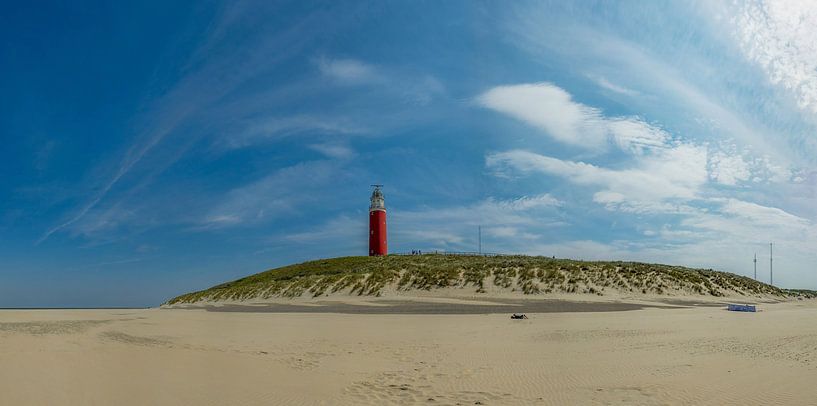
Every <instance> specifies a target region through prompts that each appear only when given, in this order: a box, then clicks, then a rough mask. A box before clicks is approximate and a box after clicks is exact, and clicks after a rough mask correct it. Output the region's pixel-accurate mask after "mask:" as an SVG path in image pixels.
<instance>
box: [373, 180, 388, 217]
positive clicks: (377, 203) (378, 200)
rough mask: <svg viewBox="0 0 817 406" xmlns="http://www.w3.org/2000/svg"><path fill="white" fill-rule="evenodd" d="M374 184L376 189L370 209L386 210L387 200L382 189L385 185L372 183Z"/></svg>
mask: <svg viewBox="0 0 817 406" xmlns="http://www.w3.org/2000/svg"><path fill="white" fill-rule="evenodd" d="M372 186H374V190H373V191H372V198H371V204H369V211H374V210H383V211H385V210H386V200H385V199H383V192H382V191H381V190H380V188H381V187H383V185H372Z"/></svg>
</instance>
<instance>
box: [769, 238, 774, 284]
mask: <svg viewBox="0 0 817 406" xmlns="http://www.w3.org/2000/svg"><path fill="white" fill-rule="evenodd" d="M772 244H773V243H769V285H772V286H774V271H773V268H772V254H773V252H772Z"/></svg>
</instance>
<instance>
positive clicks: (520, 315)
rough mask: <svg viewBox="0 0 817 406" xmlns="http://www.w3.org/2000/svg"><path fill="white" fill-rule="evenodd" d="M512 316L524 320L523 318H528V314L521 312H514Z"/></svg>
mask: <svg viewBox="0 0 817 406" xmlns="http://www.w3.org/2000/svg"><path fill="white" fill-rule="evenodd" d="M511 318H512V319H514V320H522V319H527V318H528V316H525V315H524V314H521V313H514V314H512V315H511Z"/></svg>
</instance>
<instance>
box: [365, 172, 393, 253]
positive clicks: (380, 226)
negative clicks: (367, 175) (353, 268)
mask: <svg viewBox="0 0 817 406" xmlns="http://www.w3.org/2000/svg"><path fill="white" fill-rule="evenodd" d="M372 186H374V191H373V192H372V199H371V204H369V256H370V257H374V256H380V255H386V254H388V253H389V246H388V243H387V242H386V201H385V200H384V199H383V192H382V191H380V188H381V187H383V185H372Z"/></svg>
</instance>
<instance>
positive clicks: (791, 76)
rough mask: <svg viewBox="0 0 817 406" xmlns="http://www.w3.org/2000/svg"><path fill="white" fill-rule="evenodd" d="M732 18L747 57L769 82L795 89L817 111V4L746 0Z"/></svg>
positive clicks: (799, 98) (805, 104)
mask: <svg viewBox="0 0 817 406" xmlns="http://www.w3.org/2000/svg"><path fill="white" fill-rule="evenodd" d="M739 4H740V5H738V6H737V13H735V15H734V16H733V17H732V23H733V24H734V26H735V34H736V36H737V38H738V40H739V41H740V46H741V49H742V50H743V52H744V53H745V55H746V57H747V58H748V59H749V60H751V61H752V62H754V63H757V64H758V65H759V66H760V67H761V68H762V69H763V70H764V71H765V72H766V74H767V75H768V78H769V81H770V82H771V83H773V84H775V85H780V86H782V87H783V88H785V89H787V90H788V91H790V92H792V93H793V95H794V97H795V98H796V100H797V104H798V105H799V106H800V107H801V108H803V109H807V110H809V111H811V112H812V113H817V43H815V41H814V38H815V37H817V4H815V3H814V2H809V1H765V0H758V1H746V2H741V3H739Z"/></svg>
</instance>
